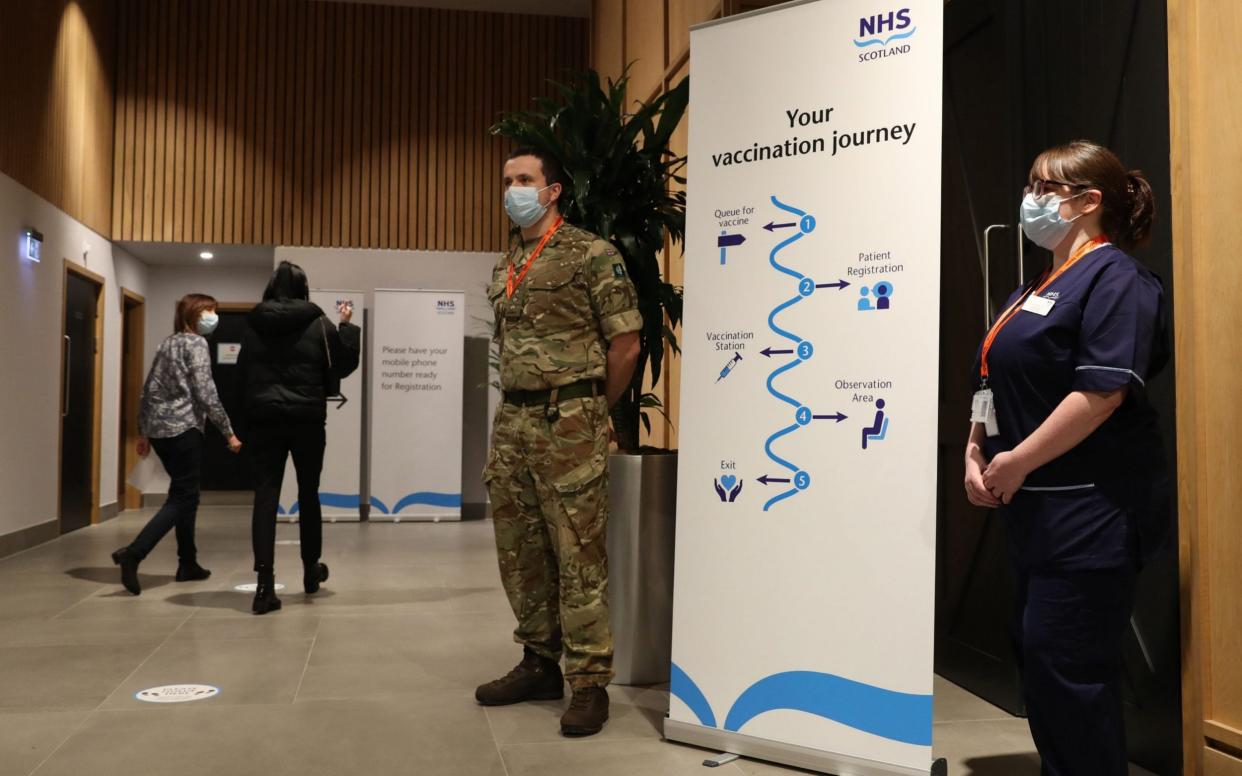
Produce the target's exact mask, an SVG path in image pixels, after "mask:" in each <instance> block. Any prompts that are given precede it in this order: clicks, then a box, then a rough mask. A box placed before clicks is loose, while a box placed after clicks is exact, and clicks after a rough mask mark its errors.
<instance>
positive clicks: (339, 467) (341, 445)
mask: <svg viewBox="0 0 1242 776" xmlns="http://www.w3.org/2000/svg"><path fill="white" fill-rule="evenodd" d="M365 298H366V295H365V294H363V292H361V291H332V290H322V289H315V290H312V291H311V292H310V300H311V301H312V302H314V303H315V304H317V305H319V307H320V309H322V310H323V312H324V315H326V316H327V317H328V320H329V321H330V322H332V323H333V324H336V323H337V321H338V320H339V319H340V316H339V315H338V314H337V311H336V306H337V304H338V303H340V302H349V303H351V304H353V307H354V318H353V323H355V324H356V325H357V326H359V327H361V326H362V317H363V309H362V308H363V300H364V299H365ZM314 325H315V326H318V324H314ZM362 347H366V342H363V343H362ZM324 368H325V369H326V368H327V363H326V362H325V363H324ZM362 384H363V381H362V366H361V362H360V364H359V367H358V368H357V369H356V370H354V373H353V374H351V375H350V376H349V377H347V378H345V379H344V380H342V381H341V395H340V396H339V397H333V398H330V399H328V420H327V429H326V430H327V437H328V445H327V447H326V448H325V449H324V455H323V473H322V474H321V475H320V477H319V503H320V505H321V506H322V508H323V519H324V520H325V521H327V522H330V523H334V522H337V521H343V522H349V521H356V520H358V519H359V517H360V515H361V511H360V507H361V505H362V486H361V482H362V405H363V403H364V401H363V399H364V397H363V395H362ZM299 511H300V504H299V499H298V480H297V473H296V471H295V469H294V466H293V462H292V461H286V462H285V479H284V482H283V484H282V485H281V487H280V507H279V510H278V519H279V520H282V521H285V522H296V521H297V519H298V513H299Z"/></svg>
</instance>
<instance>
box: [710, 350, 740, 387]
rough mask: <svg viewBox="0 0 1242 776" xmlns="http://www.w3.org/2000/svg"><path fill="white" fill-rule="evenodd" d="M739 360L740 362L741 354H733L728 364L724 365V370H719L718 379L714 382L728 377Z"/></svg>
mask: <svg viewBox="0 0 1242 776" xmlns="http://www.w3.org/2000/svg"><path fill="white" fill-rule="evenodd" d="M741 360H742V354H741V353H734V354H733V358H731V359H729V361H728V363H726V364H725V365H724V369H721V370H720V377H717V378H716V382H720V381H721V380H723V379H725V378H726V377H728V376H729V373H730V372H732V371H733V367H735V366H737V362H739V361H741Z"/></svg>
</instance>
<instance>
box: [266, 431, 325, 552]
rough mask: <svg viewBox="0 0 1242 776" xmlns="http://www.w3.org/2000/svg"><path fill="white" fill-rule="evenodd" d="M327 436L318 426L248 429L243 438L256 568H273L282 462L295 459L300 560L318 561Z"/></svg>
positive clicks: (320, 548) (320, 550) (321, 547)
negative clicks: (251, 477)
mask: <svg viewBox="0 0 1242 776" xmlns="http://www.w3.org/2000/svg"><path fill="white" fill-rule="evenodd" d="M326 444H327V435H326V432H325V430H324V424H323V423H322V422H316V423H285V424H281V425H256V426H251V427H250V428H249V429H248V431H247V435H246V447H247V448H249V452H250V465H251V469H252V472H253V475H254V513H253V515H252V519H251V524H250V531H251V533H250V536H251V540H252V542H253V543H254V570H255V571H263V570H264V569H271V568H272V566H273V563H274V556H275V553H276V510H277V508H278V507H279V505H280V486H281V483H282V482H283V481H284V478H285V462H286V461H287V460H288V458H289V456H290V455H292V456H293V467H294V469H296V470H297V476H298V520H299V522H298V526H299V528H300V529H301V539H302V562H303V563H306V564H310V563H316V562H318V560H319V556H320V554H321V553H322V552H323V511H322V510H321V509H320V506H319V475H320V473H321V472H322V471H323V451H324V447H325V446H326Z"/></svg>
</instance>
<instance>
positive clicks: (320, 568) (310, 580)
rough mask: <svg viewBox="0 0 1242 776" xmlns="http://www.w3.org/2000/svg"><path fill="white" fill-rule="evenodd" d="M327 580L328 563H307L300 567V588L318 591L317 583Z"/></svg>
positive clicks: (312, 591) (311, 591) (307, 590)
mask: <svg viewBox="0 0 1242 776" xmlns="http://www.w3.org/2000/svg"><path fill="white" fill-rule="evenodd" d="M327 581H328V564H326V563H307V564H303V568H302V589H303V590H305V591H306V592H307V594H308V595H309V594H310V593H318V592H319V583H321V582H327Z"/></svg>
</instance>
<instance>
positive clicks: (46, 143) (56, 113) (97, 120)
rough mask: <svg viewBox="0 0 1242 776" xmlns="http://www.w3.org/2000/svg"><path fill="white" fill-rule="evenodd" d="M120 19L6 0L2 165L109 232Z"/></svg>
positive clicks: (91, 3)
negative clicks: (115, 80)
mask: <svg viewBox="0 0 1242 776" xmlns="http://www.w3.org/2000/svg"><path fill="white" fill-rule="evenodd" d="M112 18H113V17H112V9H111V5H110V3H109V2H107V0H78V1H77V2H70V1H69V0H39V2H30V1H29V0H0V73H3V74H4V75H3V78H0V171H2V172H4V173H5V174H6V175H8V176H10V177H12V178H13V179H14V180H16V181H18V182H19V183H21V184H22V185H24V186H26V187H27V188H29V189H30V190H32V191H34V192H35V193H36V194H38V195H40V196H42V197H43V198H44V199H46V200H48V201H49V202H51V203H52V204H53V205H55V206H56V207H58V208H60V209H61V210H63V211H64V212H66V213H68V214H69V215H71V216H73V217H74V218H76V219H78V220H79V221H81V222H83V223H85V224H86V225H87V226H89V227H91V228H92V229H94V230H95V231H97V232H99V233H100V234H102V235H104V236H108V235H110V233H111V231H112V201H113V196H114V194H115V193H116V192H115V191H114V186H113V178H112V156H113V150H114V142H113V125H114V123H115V122H114V118H113V110H112V108H113V94H114V91H113V81H114V72H115V71H114V61H115V49H116V35H115V26H114V24H113V21H112ZM583 34H584V35H585V31H584V33H583Z"/></svg>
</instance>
